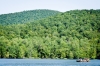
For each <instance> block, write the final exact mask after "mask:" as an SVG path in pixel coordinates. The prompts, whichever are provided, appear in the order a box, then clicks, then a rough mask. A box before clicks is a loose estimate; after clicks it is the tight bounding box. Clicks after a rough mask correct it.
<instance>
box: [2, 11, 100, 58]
mask: <svg viewBox="0 0 100 66" xmlns="http://www.w3.org/2000/svg"><path fill="white" fill-rule="evenodd" d="M16 15H17V14H16ZM12 19H13V18H12ZM12 19H11V20H12ZM0 57H1V58H30V57H32V58H78V57H79V58H92V59H95V58H100V10H72V11H67V12H65V13H59V14H58V15H55V16H51V17H48V18H45V19H41V20H37V21H33V22H27V23H24V24H15V25H6V26H4V25H0Z"/></svg>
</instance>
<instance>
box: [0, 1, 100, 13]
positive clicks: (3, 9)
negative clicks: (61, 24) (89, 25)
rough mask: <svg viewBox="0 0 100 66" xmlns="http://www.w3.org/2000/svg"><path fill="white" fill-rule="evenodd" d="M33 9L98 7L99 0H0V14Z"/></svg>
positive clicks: (61, 10)
mask: <svg viewBox="0 0 100 66" xmlns="http://www.w3.org/2000/svg"><path fill="white" fill-rule="evenodd" d="M35 9H50V10H57V11H60V12H65V11H70V10H76V9H79V10H80V9H100V0H0V14H7V13H14V12H21V11H25V10H35Z"/></svg>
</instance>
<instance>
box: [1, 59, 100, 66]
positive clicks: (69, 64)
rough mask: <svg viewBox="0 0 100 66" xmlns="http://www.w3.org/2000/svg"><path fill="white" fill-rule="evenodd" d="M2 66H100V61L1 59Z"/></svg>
mask: <svg viewBox="0 0 100 66" xmlns="http://www.w3.org/2000/svg"><path fill="white" fill-rule="evenodd" d="M0 66H100V60H91V61H90V62H76V60H63V59H62V60H61V59H0Z"/></svg>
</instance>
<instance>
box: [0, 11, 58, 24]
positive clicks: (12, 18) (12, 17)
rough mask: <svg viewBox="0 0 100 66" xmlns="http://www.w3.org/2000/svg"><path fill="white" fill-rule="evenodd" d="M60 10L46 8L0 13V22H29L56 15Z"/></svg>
mask: <svg viewBox="0 0 100 66" xmlns="http://www.w3.org/2000/svg"><path fill="white" fill-rule="evenodd" d="M58 13H60V12H58V11H53V10H46V9H39V10H30V11H23V12H18V13H10V14H2V15H0V24H2V25H10V24H19V23H26V22H31V21H34V20H39V19H42V18H46V17H49V16H53V15H56V14H58Z"/></svg>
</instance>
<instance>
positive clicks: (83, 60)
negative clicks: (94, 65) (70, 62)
mask: <svg viewBox="0 0 100 66" xmlns="http://www.w3.org/2000/svg"><path fill="white" fill-rule="evenodd" d="M89 61H90V60H89V59H87V58H86V59H78V60H76V62H89Z"/></svg>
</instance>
